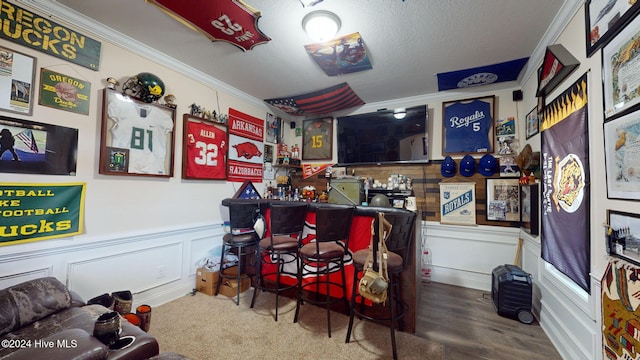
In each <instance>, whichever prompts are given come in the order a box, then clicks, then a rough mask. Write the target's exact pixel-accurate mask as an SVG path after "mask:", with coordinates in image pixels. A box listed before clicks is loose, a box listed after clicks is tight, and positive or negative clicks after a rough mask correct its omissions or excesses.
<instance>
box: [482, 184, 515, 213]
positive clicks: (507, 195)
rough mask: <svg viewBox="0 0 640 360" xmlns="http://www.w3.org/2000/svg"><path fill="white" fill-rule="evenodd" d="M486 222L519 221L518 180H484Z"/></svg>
mask: <svg viewBox="0 0 640 360" xmlns="http://www.w3.org/2000/svg"><path fill="white" fill-rule="evenodd" d="M486 182H487V220H498V221H520V187H519V184H518V178H512V179H504V178H503V179H486Z"/></svg>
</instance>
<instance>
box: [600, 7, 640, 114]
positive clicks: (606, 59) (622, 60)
mask: <svg viewBox="0 0 640 360" xmlns="http://www.w3.org/2000/svg"><path fill="white" fill-rule="evenodd" d="M638 46H640V16H636V17H635V18H634V19H633V20H632V21H631V22H630V23H629V24H628V25H627V26H626V27H625V28H624V29H623V30H622V31H620V32H619V33H618V35H617V36H616V37H615V38H613V39H611V40H610V41H609V42H608V43H607V44H606V45H605V46H604V47H603V48H602V86H603V92H602V93H603V96H604V118H605V121H609V120H612V119H614V118H616V117H619V116H622V115H624V114H628V113H630V112H633V111H635V110H638V109H639V108H640V92H639V91H638V86H640V84H639V83H638V81H637V79H636V73H637V70H636V69H635V67H634V66H636V65H635V64H636V63H637V61H638V51H637V50H635V49H636V48H637V47H638Z"/></svg>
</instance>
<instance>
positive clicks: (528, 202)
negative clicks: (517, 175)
mask: <svg viewBox="0 0 640 360" xmlns="http://www.w3.org/2000/svg"><path fill="white" fill-rule="evenodd" d="M539 201H540V198H539V195H538V184H537V183H534V184H527V185H520V223H521V227H522V228H523V229H524V230H525V231H526V232H528V233H529V234H531V235H538V234H539V233H540V221H539V213H540V206H539V205H538V203H539Z"/></svg>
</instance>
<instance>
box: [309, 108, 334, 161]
mask: <svg viewBox="0 0 640 360" xmlns="http://www.w3.org/2000/svg"><path fill="white" fill-rule="evenodd" d="M332 144H333V118H325V119H310V120H304V121H303V122H302V160H331V158H332V155H333V153H332V152H333V148H332Z"/></svg>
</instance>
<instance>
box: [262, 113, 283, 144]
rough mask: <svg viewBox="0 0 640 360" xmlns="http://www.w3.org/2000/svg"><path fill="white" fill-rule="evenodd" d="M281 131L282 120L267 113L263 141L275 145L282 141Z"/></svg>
mask: <svg viewBox="0 0 640 360" xmlns="http://www.w3.org/2000/svg"><path fill="white" fill-rule="evenodd" d="M281 129H282V118H281V117H279V116H275V115H273V114H271V113H267V128H266V129H265V135H264V141H266V142H270V143H274V144H277V143H279V142H280V139H282V137H281V135H280V131H281Z"/></svg>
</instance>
